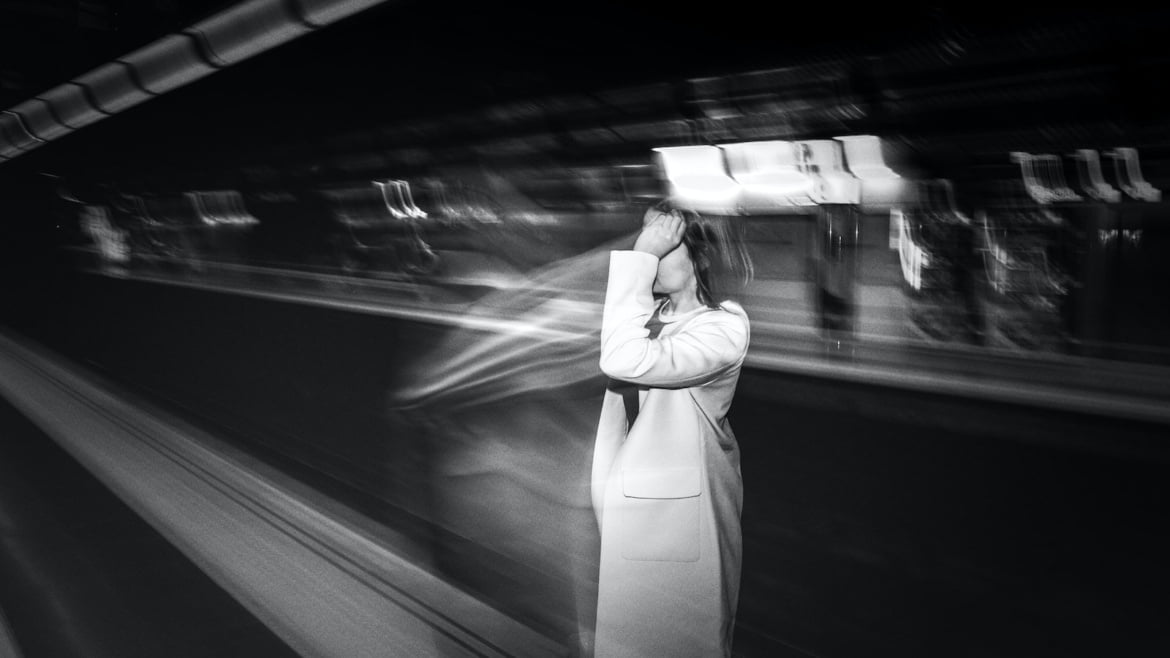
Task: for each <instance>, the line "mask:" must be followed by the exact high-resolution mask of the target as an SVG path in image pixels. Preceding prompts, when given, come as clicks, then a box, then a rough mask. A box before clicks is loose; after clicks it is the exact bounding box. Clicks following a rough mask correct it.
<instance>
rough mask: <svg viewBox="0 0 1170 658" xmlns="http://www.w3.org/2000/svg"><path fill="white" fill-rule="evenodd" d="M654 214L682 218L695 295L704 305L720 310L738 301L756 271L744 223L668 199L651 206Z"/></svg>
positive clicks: (684, 241)
mask: <svg viewBox="0 0 1170 658" xmlns="http://www.w3.org/2000/svg"><path fill="white" fill-rule="evenodd" d="M651 213H654V214H659V213H661V214H667V215H669V214H672V213H674V214H677V215H679V216H680V217H682V219H683V222H684V224H685V226H686V228H685V230H684V231H683V238H682V243H683V244H684V245H686V247H687V251H689V252H690V256H691V262H692V263H694V267H695V281H696V283H697V286H696V287H697V291H696V292H697V293H698V296H699V301H700V302H702V303H703V304H704V305H706V306H708V307H710V308H719V307H720V306H719V305H720V303H722V302H724V301H727V300H730V299H734V298H735V297H737V296H738V293H739V292H741V291H742V290H743V287H744V286H745V285H747V283H748V282H750V281H751V279H752V275H753V274H754V269H753V267H752V259H751V256H750V255H749V254H748V250H747V243H746V240H745V239H744V231H743V224H742V223H741V222H738V221H736V220H735V218H732V217H724V216H721V215H703V214H700V213H698V212H695V211H694V210H688V209H685V208H679V207H677V206H675V205H674V204H673V203H671V202H670V200H669V199H664V200H662V201H659V202H658V203H656V204H654V205H653V206H651V207H650V209H649V210H648V211H647V214H651Z"/></svg>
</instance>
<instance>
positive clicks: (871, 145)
mask: <svg viewBox="0 0 1170 658" xmlns="http://www.w3.org/2000/svg"><path fill="white" fill-rule="evenodd" d="M833 139H835V140H837V141H838V142H841V144H842V146H843V147H844V149H845V163H846V166H847V167H848V168H849V172H850V173H851V174H853V175H854V176H856V177H858V178H860V179H861V180H863V181H871V180H890V179H895V178H901V176H900V175H898V172H896V171H894V170H893V169H890V167H889V166H888V165H887V164H886V162H885V156H884V155H883V148H882V139H881V138H880V137H878V136H876V135H848V136H844V137H834V138H833Z"/></svg>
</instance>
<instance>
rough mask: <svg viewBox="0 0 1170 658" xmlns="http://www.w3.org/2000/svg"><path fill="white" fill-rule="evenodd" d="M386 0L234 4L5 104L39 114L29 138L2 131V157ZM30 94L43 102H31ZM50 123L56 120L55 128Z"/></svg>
mask: <svg viewBox="0 0 1170 658" xmlns="http://www.w3.org/2000/svg"><path fill="white" fill-rule="evenodd" d="M384 2H386V0H300V1H299V2H296V3H293V2H292V0H248V1H247V2H243V3H241V4H238V5H236V6H234V7H231V8H229V9H226V10H224V11H222V12H220V13H219V14H216V15H215V16H212V17H210V18H208V19H206V20H203V21H200V22H199V23H197V24H195V25H193V26H191V27H189V28H187V29H185V30H183V31H182V32H180V33H177V34H170V35H167V36H165V37H163V38H162V39H159V40H157V41H155V42H154V43H152V44H150V45H148V46H145V47H143V48H140V49H138V50H136V51H134V52H132V53H129V54H127V55H124V56H122V57H119V58H117V59H115V60H113V62H110V63H106V64H103V65H102V66H99V67H97V68H96V69H94V70H92V71H89V72H87V73H85V74H84V75H82V76H79V77H78V78H76V79H74V80H70V81H69V82H66V83H63V84H61V85H59V86H57V87H54V88H52V89H50V90H48V91H46V92H44V93H42V94H40V95H38V96H36V97H34V98H32V99H29V100H28V101H24V102H22V103H20V104H18V105H17V106H15V107H13V108H10V109H9V110H8V111H9V112H13V113H15V114H17V115H19V116H22V117H25V118H26V120H27V117H29V116H31V114H29V113H30V112H35V113H36V114H37V116H36V119H35V120H27V123H28V124H31V125H34V126H35V130H30V128H29V127H28V126H26V127H25V128H24V130H25V131H26V132H28V133H29V134H30V135H32V136H33V137H34V138H35V139H34V141H33V142H31V143H30V144H27V145H26V144H22V143H20V141H19V140H18V139H14V138H13V137H12V136H7V135H2V134H0V161H7V160H12V159H15V158H16V157H17V156H18V155H21V154H22V153H24V152H27V151H29V150H31V149H33V148H35V147H37V146H39V145H41V144H42V143H45V142H48V141H51V140H53V139H56V138H58V137H61V136H62V135H65V134H67V133H69V132H71V131H74V130H78V129H80V128H82V127H84V126H86V125H89V124H91V123H94V122H96V121H99V120H101V119H103V118H105V117H107V116H111V115H113V114H115V113H117V112H121V111H123V110H125V109H128V108H130V107H132V106H134V105H137V104H139V103H141V102H143V101H145V100H149V99H150V98H152V97H154V96H155V95H157V94H162V93H165V92H167V91H171V90H173V89H177V88H178V87H181V86H183V85H186V84H189V83H191V82H194V81H195V80H198V79H200V78H202V77H204V76H206V75H208V74H210V73H212V72H214V71H215V70H217V69H220V68H224V67H226V66H230V65H232V64H236V63H239V62H241V61H243V60H245V59H248V58H250V57H253V56H255V55H257V54H260V53H261V52H265V51H267V50H270V49H272V48H275V47H277V46H279V45H282V44H284V43H287V42H288V41H291V40H293V39H295V38H297V37H300V36H302V35H304V34H307V33H308V32H311V31H312V30H313V29H320V28H321V27H324V26H326V25H328V24H330V23H334V22H336V21H339V20H341V19H343V18H346V17H348V16H351V15H353V14H356V13H358V12H360V11H364V10H366V9H369V8H371V7H374V6H376V5H379V4H382V3H384ZM204 60H206V61H204ZM95 89H100V92H96V91H95ZM99 93H100V95H101V98H100V99H99V98H98V94H99ZM33 100H36V101H40V102H41V103H44V104H46V105H47V106H48V107H46V108H39V107H35V106H33V105H32V104H31V101H33ZM79 101H80V102H79ZM50 120H51V123H50ZM52 124H56V126H57V127H56V128H53V127H52ZM37 140H43V141H37Z"/></svg>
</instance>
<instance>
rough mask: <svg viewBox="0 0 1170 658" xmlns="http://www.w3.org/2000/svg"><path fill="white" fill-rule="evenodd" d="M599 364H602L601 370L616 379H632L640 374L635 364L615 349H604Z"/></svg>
mask: <svg viewBox="0 0 1170 658" xmlns="http://www.w3.org/2000/svg"><path fill="white" fill-rule="evenodd" d="M598 365H599V366H601V372H603V373H605V374H606V376H608V377H612V378H614V379H632V378H634V377H637V375H638V373H637V367H636V365H635V364H631V362H630V361H629V359H624V358H621V356H620V355H619V354H617V353H616V352H613V351H609V350H602V351H601V360H600V362H599V363H598Z"/></svg>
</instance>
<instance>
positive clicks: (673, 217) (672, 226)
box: [634, 213, 686, 258]
mask: <svg viewBox="0 0 1170 658" xmlns="http://www.w3.org/2000/svg"><path fill="white" fill-rule="evenodd" d="M685 230H686V223H685V222H684V221H683V218H682V217H681V216H679V214H678V213H663V214H660V215H658V216H657V217H654V218H653V219H651V220H650V221H649V222H647V223H646V225H645V226H644V227H643V228H642V233H641V234H640V235H639V236H638V240H637V242H636V243H635V245H634V249H635V250H638V251H646V252H648V253H652V254H654V255H655V256H658V257H659V258H661V257H662V256H665V255H666V254H668V253H670V252H671V251H673V250H674V248H675V247H677V246H678V245H679V243H680V242H682V237H683V232H684V231H685Z"/></svg>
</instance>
